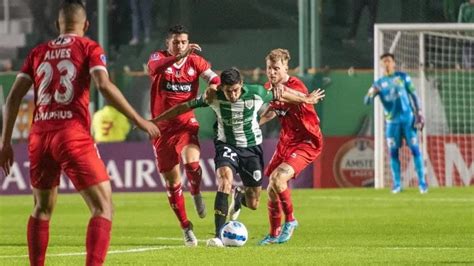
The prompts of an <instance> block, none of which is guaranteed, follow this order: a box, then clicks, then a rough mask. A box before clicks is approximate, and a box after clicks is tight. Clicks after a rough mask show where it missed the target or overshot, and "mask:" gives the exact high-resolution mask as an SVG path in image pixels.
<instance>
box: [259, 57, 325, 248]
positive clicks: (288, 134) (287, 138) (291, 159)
mask: <svg viewBox="0 0 474 266" xmlns="http://www.w3.org/2000/svg"><path fill="white" fill-rule="evenodd" d="M289 60H290V53H289V52H288V50H285V49H275V50H272V51H271V52H270V53H269V54H268V55H267V57H266V64H267V67H266V72H267V77H268V82H267V83H266V84H265V86H266V87H267V88H268V89H270V88H273V89H276V88H281V89H286V88H291V89H293V90H295V91H298V92H300V93H302V94H307V93H308V89H307V88H306V86H305V85H304V84H303V82H302V81H301V80H299V79H298V78H296V77H292V76H289V75H288V61H289ZM317 93H318V95H319V99H322V98H323V97H324V94H323V93H324V91H322V90H319V91H317ZM276 116H278V118H279V120H280V124H281V127H282V129H281V132H280V139H279V142H278V145H277V148H276V151H275V153H274V154H273V157H272V159H271V160H270V162H269V164H268V166H267V167H266V169H265V175H266V176H269V177H270V182H269V184H268V188H267V191H268V196H269V200H268V217H269V220H270V233H269V234H268V235H267V236H266V237H265V238H264V239H263V240H262V241H260V245H267V244H273V243H285V242H287V241H288V240H289V239H290V238H291V236H292V234H293V231H294V229H295V228H296V227H297V226H298V222H297V220H296V219H295V217H294V214H293V203H292V201H291V196H290V190H289V188H288V181H289V180H290V179H292V178H295V177H296V176H297V175H298V174H299V173H300V172H301V171H302V170H303V169H304V168H305V167H306V166H308V165H309V164H310V163H311V162H312V161H314V160H315V159H316V158H317V157H318V156H319V154H320V153H321V149H322V146H323V142H322V134H321V129H320V128H319V118H318V115H317V114H316V111H315V110H314V107H313V106H312V105H310V104H306V103H302V104H289V103H285V102H282V101H278V100H277V101H272V102H270V106H269V107H268V109H267V110H265V112H264V114H263V115H262V119H261V120H260V124H261V125H262V124H264V123H266V122H268V121H269V120H271V119H273V118H274V117H276ZM282 211H283V213H284V214H285V223H284V225H283V228H282V226H281V213H282Z"/></svg>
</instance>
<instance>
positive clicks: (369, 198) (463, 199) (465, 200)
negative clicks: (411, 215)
mask: <svg viewBox="0 0 474 266" xmlns="http://www.w3.org/2000/svg"><path fill="white" fill-rule="evenodd" d="M391 196H392V197H387V198H380V197H367V198H365V197H351V196H347V197H339V196H310V197H309V198H310V199H327V200H377V201H409V202H412V201H434V202H468V203H474V199H468V198H459V199H456V198H425V197H429V195H427V196H423V197H424V198H396V195H391Z"/></svg>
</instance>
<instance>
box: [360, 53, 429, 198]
mask: <svg viewBox="0 0 474 266" xmlns="http://www.w3.org/2000/svg"><path fill="white" fill-rule="evenodd" d="M380 60H381V61H382V66H383V68H384V75H383V77H381V78H380V79H378V80H377V81H375V82H374V83H373V85H372V87H371V88H370V89H369V91H368V93H367V96H366V97H365V103H366V104H370V103H372V102H373V99H374V98H375V97H376V96H379V98H380V101H381V102H382V105H383V108H384V113H385V125H386V126H385V137H386V139H387V146H388V149H389V154H390V167H391V170H392V178H393V187H392V193H399V192H401V190H402V185H401V180H400V179H401V177H400V175H401V173H400V172H401V171H400V158H399V154H398V153H399V149H400V147H401V145H402V138H405V142H406V144H407V145H408V146H409V147H410V150H411V153H412V154H413V159H414V160H413V161H414V163H415V170H416V174H417V176H418V187H419V189H420V193H422V194H423V193H427V192H428V185H427V184H426V179H425V167H424V164H423V156H422V154H421V151H420V146H419V141H418V136H417V131H418V130H422V129H423V124H424V121H423V116H422V114H421V109H420V104H419V102H418V97H417V96H416V94H415V87H414V86H413V83H412V82H411V79H410V76H408V74H406V73H403V72H398V71H395V57H394V55H393V54H390V53H386V54H383V55H382V56H381V57H380Z"/></svg>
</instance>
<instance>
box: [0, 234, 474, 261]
mask: <svg viewBox="0 0 474 266" xmlns="http://www.w3.org/2000/svg"><path fill="white" fill-rule="evenodd" d="M180 240H181V239H180ZM175 248H189V247H185V246H160V247H143V248H132V249H124V250H111V251H109V252H108V253H107V255H110V254H126V253H140V252H147V251H154V250H162V249H175ZM291 249H303V250H329V249H334V250H335V249H338V250H340V249H349V250H350V249H385V250H466V249H467V250H469V249H473V248H471V247H291ZM84 255H86V253H85V252H72V253H58V254H46V257H72V256H84ZM11 258H28V255H4V256H0V259H11Z"/></svg>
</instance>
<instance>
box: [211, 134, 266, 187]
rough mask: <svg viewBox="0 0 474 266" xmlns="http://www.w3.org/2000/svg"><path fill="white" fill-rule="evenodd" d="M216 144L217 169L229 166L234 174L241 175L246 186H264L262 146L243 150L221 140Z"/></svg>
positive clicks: (215, 159) (215, 160)
mask: <svg viewBox="0 0 474 266" xmlns="http://www.w3.org/2000/svg"><path fill="white" fill-rule="evenodd" d="M214 144H215V147H216V157H215V158H214V162H215V164H216V169H218V168H220V167H222V166H229V167H230V168H231V169H232V172H233V173H234V174H235V173H236V172H237V173H238V174H239V175H240V179H242V183H244V186H246V187H260V186H262V177H263V151H262V147H261V145H257V146H253V147H249V148H241V147H235V146H233V145H230V144H227V143H224V142H222V141H219V140H217V141H215V142H214Z"/></svg>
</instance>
